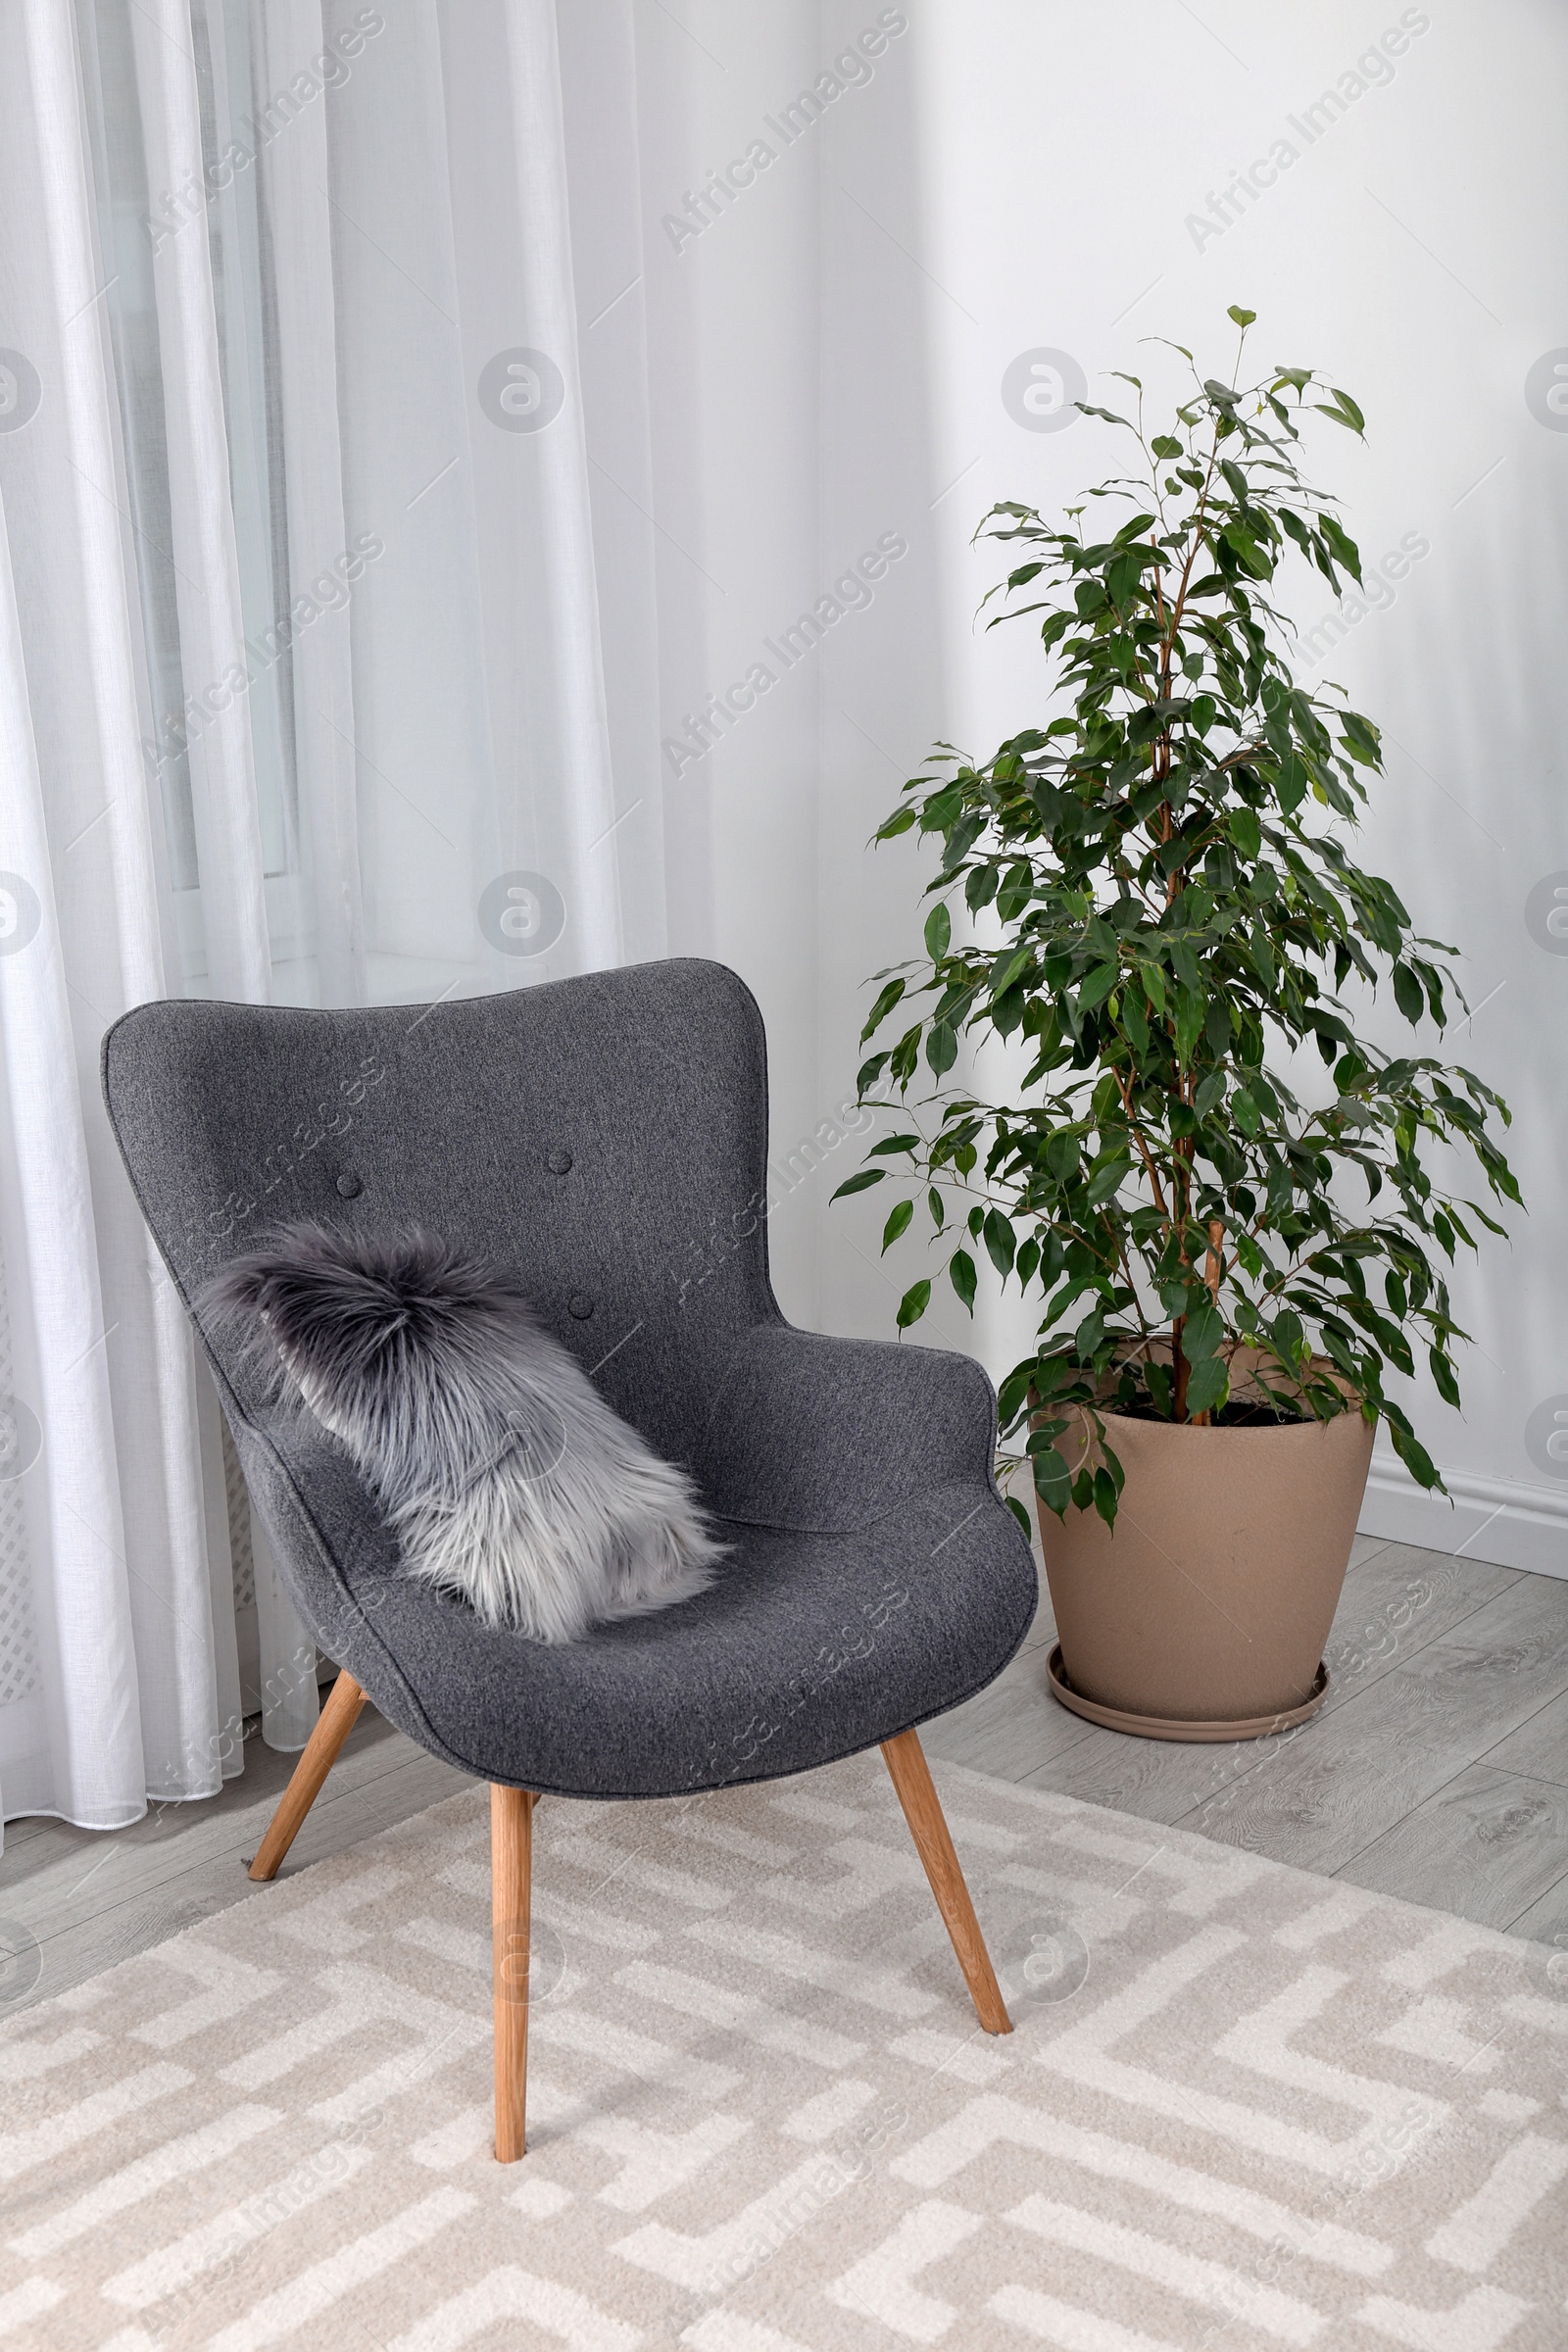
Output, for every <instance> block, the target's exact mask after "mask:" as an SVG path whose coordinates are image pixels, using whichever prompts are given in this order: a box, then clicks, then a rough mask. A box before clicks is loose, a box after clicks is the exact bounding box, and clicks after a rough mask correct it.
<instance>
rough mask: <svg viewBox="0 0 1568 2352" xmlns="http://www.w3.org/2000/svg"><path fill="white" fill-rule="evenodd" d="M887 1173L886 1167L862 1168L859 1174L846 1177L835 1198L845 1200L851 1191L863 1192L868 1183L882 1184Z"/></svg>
mask: <svg viewBox="0 0 1568 2352" xmlns="http://www.w3.org/2000/svg"><path fill="white" fill-rule="evenodd" d="M886 1174H887V1170H886V1168H861V1169H860V1170H859V1171H858V1174H857V1175H854V1176H849V1177H846V1178H845V1180H844V1182H843V1183H842V1184H841V1185H840V1186H839V1188H838V1190H837V1192H836V1193H835V1194H834V1195H833V1198H834V1200H835V1201H843V1200H845V1199H846V1198H847V1197H848V1195H849V1194H851V1193H863V1192H864V1191H865V1189H866V1187H867V1185H871V1184H880V1183H881V1181H882V1179H883V1177H884V1176H885V1175H886Z"/></svg>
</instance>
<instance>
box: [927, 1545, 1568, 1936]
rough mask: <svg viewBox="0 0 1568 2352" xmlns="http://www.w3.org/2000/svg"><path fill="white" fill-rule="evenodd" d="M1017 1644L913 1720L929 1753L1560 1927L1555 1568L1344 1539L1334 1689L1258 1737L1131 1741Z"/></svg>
mask: <svg viewBox="0 0 1568 2352" xmlns="http://www.w3.org/2000/svg"><path fill="white" fill-rule="evenodd" d="M1054 1640H1055V1632H1054V1626H1053V1624H1052V1620H1051V1609H1050V1602H1049V1599H1048V1598H1047V1597H1046V1595H1045V1593H1044V1580H1043V1579H1042V1602H1041V1610H1040V1615H1039V1616H1038V1617H1037V1618H1036V1620H1035V1623H1034V1626H1033V1628H1032V1629H1031V1633H1030V1639H1029V1642H1028V1645H1027V1647H1026V1648H1025V1649H1023V1650H1022V1651H1021V1652H1020V1654H1019V1655H1018V1656H1017V1657H1016V1658H1015V1659H1014V1660H1013V1662H1012V1664H1011V1665H1010V1666H1009V1667H1008V1668H1007V1670H1006V1672H1005V1674H1003V1675H1002V1676H1000V1677H999V1679H998V1680H997V1681H996V1682H995V1683H993V1684H992V1685H991V1688H990V1689H989V1690H988V1691H982V1692H981V1693H980V1696H979V1697H978V1698H972V1699H970V1700H969V1701H968V1703H967V1705H965V1706H961V1707H956V1708H955V1709H954V1711H953V1713H952V1714H951V1715H945V1716H944V1717H943V1718H942V1719H941V1721H940V1722H939V1723H934V1724H930V1725H928V1726H927V1727H926V1729H925V1731H924V1732H923V1733H922V1734H921V1737H922V1739H923V1740H924V1741H925V1745H926V1749H927V1752H928V1753H929V1754H932V1755H938V1756H948V1757H950V1758H951V1759H952V1760H953V1761H954V1762H955V1763H958V1764H967V1765H970V1766H972V1767H973V1769H974V1770H976V1771H978V1772H990V1773H995V1774H996V1775H997V1776H998V1777H999V1779H1002V1780H1008V1781H1021V1782H1024V1783H1025V1784H1027V1785H1028V1786H1029V1787H1030V1788H1034V1789H1060V1790H1062V1791H1063V1792H1064V1793H1065V1794H1067V1795H1069V1796H1077V1797H1082V1798H1083V1799H1084V1800H1085V1801H1086V1802H1087V1803H1089V1804H1095V1805H1113V1806H1115V1807H1117V1808H1118V1809H1119V1810H1120V1811H1122V1812H1124V1813H1137V1814H1141V1815H1142V1816H1143V1817H1144V1819H1145V1820H1147V1821H1154V1822H1161V1823H1165V1824H1169V1825H1172V1826H1176V1827H1180V1828H1181V1829H1184V1830H1197V1831H1199V1832H1201V1834H1202V1835H1203V1836H1204V1837H1208V1838H1219V1839H1222V1840H1223V1841H1224V1842H1225V1843H1227V1844H1230V1845H1242V1846H1246V1847H1248V1848H1249V1849H1250V1850H1251V1851H1252V1852H1255V1853H1262V1854H1268V1855H1271V1856H1272V1857H1273V1858H1274V1860H1276V1861H1278V1862H1291V1863H1294V1864H1295V1865H1296V1867H1297V1868H1298V1869H1299V1870H1311V1871H1320V1872H1322V1873H1323V1874H1324V1876H1325V1877H1330V1878H1342V1879H1349V1880H1353V1882H1354V1883H1355V1885H1356V1886H1358V1887H1378V1888H1380V1889H1381V1890H1382V1891H1383V1892H1384V1893H1386V1894H1397V1895H1400V1896H1402V1897H1403V1898H1404V1899H1405V1900H1406V1901H1407V1902H1413V1903H1427V1904H1430V1905H1431V1906H1432V1907H1433V1908H1434V1909H1436V1910H1440V1911H1457V1912H1459V1913H1460V1914H1461V1915H1462V1916H1463V1917H1464V1918H1466V1919H1474V1920H1479V1921H1480V1922H1482V1923H1483V1925H1485V1926H1487V1927H1493V1928H1507V1929H1509V1930H1511V1931H1512V1932H1513V1933H1514V1934H1516V1935H1520V1936H1532V1937H1536V1938H1538V1939H1540V1940H1541V1941H1543V1942H1546V1943H1550V1942H1551V1941H1552V1938H1553V1936H1556V1935H1558V1934H1559V1933H1560V1934H1562V1935H1563V1936H1564V1937H1565V1938H1568V1580H1564V1579H1559V1578H1556V1577H1546V1576H1525V1575H1521V1574H1519V1573H1518V1572H1516V1571H1515V1570H1513V1569H1509V1568H1494V1567H1489V1566H1488V1565H1487V1564H1486V1563H1485V1562H1483V1561H1479V1560H1466V1559H1457V1558H1454V1557H1452V1556H1451V1555H1449V1554H1448V1553H1446V1552H1441V1551H1417V1550H1415V1549H1413V1548H1412V1547H1411V1546H1409V1545H1407V1544H1383V1543H1379V1542H1377V1541H1375V1540H1373V1539H1370V1538H1367V1537H1358V1538H1357V1540H1356V1547H1355V1552H1354V1554H1353V1556H1352V1561H1351V1567H1350V1574H1349V1576H1348V1579H1347V1580H1346V1587H1345V1594H1344V1598H1343V1600H1342V1601H1341V1604H1340V1609H1339V1614H1338V1615H1337V1616H1336V1618H1335V1620H1334V1630H1333V1633H1332V1634H1331V1636H1330V1639H1329V1647H1328V1653H1327V1654H1328V1663H1329V1672H1330V1689H1329V1696H1328V1699H1327V1701H1326V1703H1325V1705H1324V1706H1323V1708H1322V1710H1321V1711H1320V1712H1319V1714H1318V1715H1316V1716H1315V1717H1314V1718H1313V1720H1312V1721H1311V1722H1310V1723H1308V1724H1303V1725H1302V1726H1300V1727H1299V1729H1298V1730H1297V1731H1295V1732H1287V1733H1282V1734H1281V1735H1280V1736H1279V1737H1278V1738H1276V1739H1271V1740H1246V1741H1243V1742H1239V1743H1238V1744H1236V1745H1235V1746H1227V1747H1198V1746H1193V1747H1186V1746H1178V1745H1176V1744H1175V1743H1173V1742H1170V1741H1167V1740H1131V1739H1127V1738H1125V1737H1123V1736H1122V1735H1121V1734H1119V1733H1116V1732H1104V1731H1101V1730H1100V1729H1099V1728H1098V1727H1097V1726H1095V1725H1093V1724H1086V1723H1084V1722H1083V1721H1081V1719H1080V1718H1079V1717H1078V1716H1076V1715H1070V1714H1069V1713H1068V1712H1067V1710H1066V1709H1065V1708H1064V1707H1061V1706H1058V1705H1057V1704H1056V1702H1055V1701H1054V1699H1053V1698H1052V1696H1051V1694H1050V1687H1049V1685H1048V1683H1047V1680H1046V1660H1047V1658H1048V1656H1049V1655H1050V1652H1051V1647H1052V1643H1053V1642H1054Z"/></svg>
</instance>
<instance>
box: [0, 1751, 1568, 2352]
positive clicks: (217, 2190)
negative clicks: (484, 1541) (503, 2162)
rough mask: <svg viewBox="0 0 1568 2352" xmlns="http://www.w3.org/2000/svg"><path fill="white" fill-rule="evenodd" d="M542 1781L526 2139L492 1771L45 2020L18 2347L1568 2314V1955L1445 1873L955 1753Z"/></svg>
mask: <svg viewBox="0 0 1568 2352" xmlns="http://www.w3.org/2000/svg"><path fill="white" fill-rule="evenodd" d="M936 1777H937V1780H938V1784H939V1786H940V1788H941V1790H942V1793H943V1797H944V1800H945V1802H946V1803H947V1805H948V1808H949V1817H950V1820H951V1822H952V1826H953V1830H954V1834H955V1837H956V1841H957V1844H958V1847H959V1850H960V1853H961V1855H962V1857H963V1859H964V1862H965V1864H966V1866H967V1869H968V1872H969V1875H970V1881H971V1885H972V1886H973V1887H974V1888H975V1891H976V1894H977V1898H978V1901H979V1905H980V1909H981V1913H982V1917H983V1919H984V1921H985V1923H986V1925H987V1928H988V1931H989V1933H990V1936H991V1937H992V1941H993V1948H994V1950H995V1952H996V1954H997V1958H998V1961H999V1964H1000V1966H1001V1970H1002V1973H1003V1976H1004V1980H1005V1985H1006V1988H1007V1990H1008V1992H1009V1995H1010V1996H1011V1998H1012V2001H1013V2004H1014V2013H1015V2016H1016V2020H1017V2031H1016V2033H1015V2034H1012V2035H1011V2036H1010V2037H1009V2038H1006V2039H999V2040H992V2039H989V2038H988V2037H987V2036H985V2035H984V2034H980V2033H979V2032H978V2030H977V2029H976V2028H975V2026H974V2020H973V2015H972V2012H971V2011H970V2010H969V2009H968V2006H967V2001H966V1998H965V1995H964V1993H963V1989H962V1985H961V1983H960V1980H959V1977H958V1973H957V1969H956V1965H955V1963H954V1960H953V1957H952V1954H951V1951H950V1950H949V1948H948V1945H947V1942H946V1938H945V1936H944V1935H943V1932H942V1929H941V1925H940V1923H939V1921H938V1918H937V1914H936V1910H935V1907H934V1905H933V1904H932V1901H931V1898H930V1895H929V1893H928V1892H927V1889H926V1887H925V1884H924V1881H923V1879H922V1877H921V1875H920V1872H919V1869H918V1866H917V1864H916V1862H915V1859H914V1856H913V1852H912V1849H911V1847H910V1845H909V1842H908V1839H907V1833H906V1831H905V1827H904V1823H903V1820H902V1818H901V1816H900V1814H899V1812H898V1809H897V1806H896V1803H895V1800H894V1798H893V1794H892V1790H891V1789H890V1787H889V1784H888V1781H887V1777H886V1774H885V1773H884V1771H883V1769H882V1766H881V1763H880V1760H879V1759H878V1758H876V1757H874V1756H873V1757H869V1758H860V1759H858V1760H857V1761H856V1762H854V1763H851V1764H847V1765H841V1766H837V1767H835V1768H834V1769H832V1770H831V1771H828V1772H824V1773H820V1774H817V1775H814V1776H812V1777H810V1778H808V1779H805V1780H800V1781H793V1782H787V1783H776V1784H773V1785H772V1786H770V1787H766V1788H760V1789H742V1790H736V1791H733V1792H729V1793H725V1794H722V1795H719V1796H708V1797H703V1798H700V1799H695V1800H691V1801H689V1802H685V1803H680V1804H676V1803H667V1804H659V1805H640V1806H639V1805H630V1804H627V1805H586V1804H568V1803H564V1802H559V1801H546V1802H544V1803H543V1804H541V1806H540V1808H539V1813H538V1823H537V1838H536V1861H535V1887H536V1890H537V1891H536V1904H537V1912H538V1917H539V1920H540V1923H541V1925H540V1931H539V1936H538V1961H537V1967H538V1986H537V1991H538V1998H537V2001H536V2005H535V2008H534V2012H533V2042H532V2050H533V2066H532V2073H531V2080H530V2083H529V2123H530V2141H531V2145H530V2153H529V2154H528V2156H527V2157H526V2158H525V2160H524V2161H523V2162H522V2163H521V2164H519V2165H515V2166H511V2167H501V2166H498V2165H497V2164H496V2163H495V2162H494V2161H493V2159H492V2157H491V2154H490V2147H489V2135H490V2104H489V2094H490V2015H489V2006H490V2004H489V1937H488V1886H489V1851H488V1812H487V1802H486V1798H485V1794H484V1792H483V1790H482V1789H475V1790H474V1791H473V1793H472V1794H465V1795H463V1796H460V1797H458V1798H455V1799H453V1800H451V1801H450V1802H448V1803H445V1804H442V1805H438V1806H436V1807H435V1808H434V1809H433V1810H431V1811H430V1812H428V1813H425V1814H422V1815H420V1816H419V1817H418V1818H417V1819H415V1820H413V1821H410V1822H407V1823H405V1824H403V1825H402V1826H401V1827H399V1828H398V1829H395V1830H391V1831H388V1832H386V1833H384V1834H383V1835H381V1836H379V1837H377V1838H373V1839H372V1840H370V1841H369V1842H368V1843H367V1844H366V1845H365V1846H364V1847H362V1848H361V1849H359V1850H358V1851H357V1852H355V1853H353V1854H350V1855H347V1856H343V1857H340V1858H339V1859H337V1860H334V1861H331V1862H325V1863H320V1864H318V1865H317V1866H316V1867H315V1868H312V1869H309V1870H302V1871H300V1872H299V1873H297V1874H296V1875H294V1876H293V1877H291V1878H286V1879H284V1880H281V1881H279V1882H278V1883H277V1884H276V1885H275V1886H274V1887H270V1888H269V1889H267V1890H265V1891H262V1892H259V1893H258V1894H257V1895H256V1896H255V1897H253V1898H251V1899H248V1900H246V1901H244V1902H242V1903H239V1904H238V1905H236V1906H235V1908H233V1909H232V1910H229V1911H226V1912H224V1913H222V1914H221V1916H219V1917H218V1918H216V1919H213V1920H210V1921H208V1922H206V1923H205V1924H204V1925H203V1926H202V1927H200V1928H197V1929H195V1930H193V1931H192V1932H191V1933H189V1934H187V1935H185V1936H179V1937H178V1938H176V1939H175V1940H174V1941H173V1942H171V1943H167V1944H164V1945H163V1946H161V1947H160V1948H159V1949H157V1950H155V1951H151V1952H147V1953H145V1954H143V1955H142V1956H141V1957H139V1958H137V1959H134V1960H129V1961H126V1962H124V1963H123V1964H122V1965H121V1966H120V1967H117V1968H115V1969H112V1970H110V1971H109V1972H108V1973H107V1974H106V1975H104V1976H101V1977H99V1978H97V1979H96V1980H94V1982H92V1983H91V1984H89V1985H84V1986H82V1987H80V1988H79V1989H77V1990H75V1991H73V1992H71V1993H67V1994H65V1995H63V1996H61V1997H60V1998H58V1999H57V2000H55V2001H53V2002H50V2003H47V2004H45V2005H43V2006H41V2007H39V2008H36V2009H33V2010H30V2011H28V2012H26V2013H25V2014H23V2015H21V2016H19V2017H16V2018H14V2019H13V2020H12V2021H11V2022H10V2024H9V2025H8V2027H7V2028H6V2030H5V2032H4V2033H3V2034H0V2083H3V2085H4V2090H3V2097H0V2216H3V2218H0V2247H3V2256H0V2260H3V2264H4V2270H3V2272H0V2346H3V2347H4V2352H12V2347H13V2346H19V2347H20V2346H28V2347H30V2346H33V2345H49V2346H61V2347H67V2348H69V2352H183V2348H184V2347H194V2346H198V2345H199V2346H203V2347H210V2348H211V2352H263V2347H269V2346H274V2345H275V2346H280V2347H302V2346H305V2345H311V2346H330V2347H332V2348H333V2352H361V2348H362V2347H364V2348H365V2352H387V2348H388V2347H395V2348H396V2352H458V2348H459V2347H462V2346H474V2347H477V2348H478V2352H503V2347H504V2348H505V2352H517V2348H518V2347H532V2346H536V2345H537V2346H542V2347H550V2348H551V2352H556V2348H559V2347H560V2346H562V2345H565V2346H567V2347H569V2348H570V2352H633V2347H636V2346H648V2347H662V2346H673V2345H680V2346H683V2347H691V2348H693V2352H802V2348H805V2352H892V2348H895V2347H901V2346H907V2345H926V2344H942V2345H947V2346H956V2347H957V2346H970V2345H978V2346H985V2347H987V2352H992V2348H995V2352H1027V2347H1029V2346H1032V2345H1036V2344H1050V2345H1057V2346H1064V2347H1067V2348H1068V2352H1163V2348H1164V2347H1173V2346H1174V2347H1182V2348H1183V2352H1189V2348H1192V2347H1198V2346H1210V2347H1214V2348H1215V2352H1221V2348H1223V2352H1243V2348H1249V2352H1250V2347H1262V2346H1270V2347H1273V2346H1280V2345H1284V2346H1297V2345H1303V2346H1304V2345H1313V2344H1317V2345H1321V2346H1323V2347H1325V2352H1356V2348H1358V2347H1367V2348H1369V2352H1370V2348H1379V2352H1381V2348H1384V2347H1387V2346H1389V2345H1409V2346H1412V2347H1415V2348H1416V2352H1492V2347H1494V2346H1498V2345H1506V2346H1508V2347H1509V2348H1510V2352H1527V2348H1529V2352H1538V2348H1539V2352H1562V2347H1563V2346H1564V2345H1565V2344H1568V2308H1565V2297H1568V2106H1565V2096H1564V2086H1565V2082H1568V1984H1559V1983H1557V1982H1556V1981H1555V1979H1556V1975H1557V1974H1560V1968H1559V1969H1558V1970H1556V1971H1554V1968H1553V1963H1552V1957H1551V1956H1550V1955H1548V1954H1547V1953H1546V1952H1544V1951H1543V1950H1542V1949H1541V1948H1540V1947H1538V1946H1534V1945H1529V1944H1524V1943H1519V1942H1515V1941H1512V1940H1511V1939H1509V1938H1507V1937H1505V1936H1496V1935H1493V1934H1490V1933H1488V1932H1487V1931H1486V1930H1483V1929H1477V1928H1472V1927H1469V1926H1467V1925H1466V1924H1465V1923H1463V1922H1462V1921H1459V1920H1456V1919H1449V1918H1446V1917H1445V1916H1443V1915H1442V1914H1440V1913H1436V1912H1430V1911H1420V1910H1416V1909H1414V1908H1412V1907H1410V1906H1408V1905H1405V1904H1401V1903H1397V1902H1393V1901H1390V1900H1387V1899H1385V1898H1383V1897H1380V1896H1377V1895H1372V1894H1367V1893H1364V1892H1362V1891H1361V1890H1360V1889H1358V1888H1355V1887H1344V1886H1339V1885H1336V1884H1332V1883H1330V1882H1328V1881H1325V1880H1319V1879H1313V1878H1309V1877H1306V1876H1304V1875H1303V1874H1301V1873H1299V1872H1297V1871H1292V1870H1287V1869H1284V1868H1281V1867H1280V1866H1279V1865H1277V1864H1274V1863H1270V1862H1266V1861H1262V1860H1259V1859H1257V1858H1256V1857H1254V1856H1251V1855H1249V1854H1245V1853H1241V1852H1238V1851H1233V1850H1232V1849H1230V1848H1228V1847H1224V1846H1220V1845H1215V1844H1211V1843H1209V1842H1207V1841H1206V1840H1204V1839H1201V1838H1195V1837H1190V1836H1184V1835H1183V1834H1182V1833H1181V1832H1179V1831H1168V1830H1167V1831H1160V1830H1157V1829H1152V1828H1151V1827H1150V1826H1149V1825H1147V1824H1145V1823H1142V1822H1136V1821H1133V1820H1130V1819H1128V1818H1127V1817H1125V1816H1124V1815H1120V1814H1115V1813H1107V1812H1103V1811H1101V1810H1098V1809H1096V1808H1094V1807H1090V1806H1085V1805H1081V1804H1077V1803H1075V1802H1073V1801H1072V1800H1071V1799H1069V1798H1064V1797H1059V1796H1054V1795H1048V1794H1041V1793H1037V1792H1035V1791H1032V1790H1029V1789H1015V1788H1012V1787H1009V1786H1006V1785H1005V1784H1003V1783H1001V1782H997V1781H992V1780H986V1779H981V1778H979V1777H977V1776H976V1775H974V1774H970V1773H965V1772H961V1771H958V1770H956V1769H955V1768H952V1767H946V1766H942V1765H938V1766H937V1767H936Z"/></svg>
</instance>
